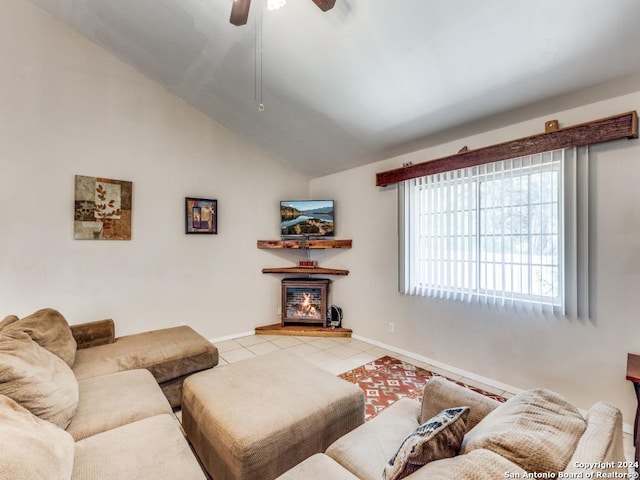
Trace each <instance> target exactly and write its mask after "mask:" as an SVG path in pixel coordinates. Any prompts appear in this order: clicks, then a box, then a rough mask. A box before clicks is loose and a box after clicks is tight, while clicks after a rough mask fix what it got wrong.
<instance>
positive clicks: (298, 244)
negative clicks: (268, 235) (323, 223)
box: [258, 238, 352, 250]
mask: <svg viewBox="0 0 640 480" xmlns="http://www.w3.org/2000/svg"><path fill="white" fill-rule="evenodd" d="M351 243H352V241H351V240H328V239H306V238H302V239H292V240H258V248H261V249H267V248H296V249H307V250H309V249H327V248H351Z"/></svg>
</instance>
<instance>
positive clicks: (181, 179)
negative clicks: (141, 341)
mask: <svg viewBox="0 0 640 480" xmlns="http://www.w3.org/2000/svg"><path fill="white" fill-rule="evenodd" d="M0 62H1V63H0V318H2V317H4V315H8V314H17V315H26V314H29V313H31V312H33V311H34V310H36V309H38V308H42V307H45V306H51V307H54V308H57V309H59V310H60V311H61V312H62V313H63V314H64V315H65V316H66V317H67V319H68V320H69V322H70V323H80V322H83V321H88V320H91V319H95V318H105V317H112V318H114V320H115V322H116V332H117V333H118V334H120V335H122V334H127V333H133V332H139V331H144V330H148V329H150V328H160V327H165V326H172V325H177V324H179V323H181V322H186V323H188V324H189V325H192V326H193V327H195V328H196V329H197V330H198V331H200V332H201V333H202V334H203V335H205V336H207V337H208V338H217V337H222V336H225V335H230V334H233V333H239V332H245V331H251V330H252V329H253V328H254V327H255V326H257V325H261V324H262V325H264V324H268V323H274V322H275V321H276V318H275V313H276V310H277V306H278V303H279V300H280V297H279V295H280V293H279V282H278V279H275V278H272V277H269V276H267V275H263V274H262V273H261V268H262V266H267V264H268V262H272V263H277V261H278V259H277V257H274V256H272V255H270V254H269V252H265V251H260V250H258V249H257V248H256V240H258V239H259V238H272V237H275V236H276V235H278V233H279V230H278V221H279V217H278V201H279V200H280V199H282V198H285V197H286V198H290V197H296V196H299V197H301V198H306V196H307V195H308V180H307V179H306V178H304V177H302V176H300V175H297V174H295V173H291V172H290V171H288V170H285V169H283V168H282V167H281V166H280V164H279V163H277V162H276V161H275V160H274V159H271V158H268V157H266V156H265V154H264V153H263V152H261V151H260V150H259V149H258V148H256V147H255V146H254V145H252V144H250V143H248V142H247V141H245V140H243V139H242V138H240V137H238V136H237V135H235V134H234V133H232V132H230V131H229V130H227V129H226V128H224V127H222V126H221V125H219V124H217V123H215V122H214V121H212V120H211V119H210V118H209V117H206V116H205V115H203V114H201V113H200V112H198V111H196V110H195V109H193V108H192V107H190V106H189V105H187V104H186V103H185V102H183V101H182V100H180V99H179V98H177V97H175V96H174V95H172V94H170V93H169V92H167V91H166V90H164V89H163V88H162V87H160V86H159V85H157V84H155V83H154V82H152V81H150V80H149V79H147V78H145V77H143V76H142V75H140V74H139V73H138V72H137V71H135V70H133V69H132V68H130V67H129V66H127V65H125V64H124V63H122V62H121V61H120V60H118V59H117V58H115V57H114V56H112V55H110V54H108V53H107V52H105V51H104V50H103V49H101V48H99V47H98V46H96V45H94V44H92V43H90V42H88V41H87V40H85V39H84V38H83V37H81V36H79V35H78V34H76V33H74V32H72V31H70V30H69V29H67V28H66V27H64V26H63V25H62V24H60V23H59V22H58V21H57V20H55V19H53V18H52V17H49V16H48V15H47V14H45V13H43V12H41V11H40V10H39V9H37V8H36V7H34V6H33V5H32V4H30V3H29V2H26V1H24V0H3V1H2V2H0ZM247 94H248V95H252V92H248V93H247ZM256 114H258V113H257V111H256ZM76 174H80V175H89V176H102V177H107V178H114V179H120V180H130V181H132V182H133V225H132V236H133V238H132V240H131V241H79V240H74V239H73V205H74V204H73V200H74V175H76ZM187 196H201V197H205V198H217V199H218V205H219V224H218V228H219V234H218V235H215V236H210V235H185V233H184V198H185V197H187Z"/></svg>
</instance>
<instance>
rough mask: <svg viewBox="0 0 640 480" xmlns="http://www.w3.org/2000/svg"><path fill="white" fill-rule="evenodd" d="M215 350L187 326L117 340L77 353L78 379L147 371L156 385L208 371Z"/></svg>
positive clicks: (214, 357)
mask: <svg viewBox="0 0 640 480" xmlns="http://www.w3.org/2000/svg"><path fill="white" fill-rule="evenodd" d="M217 364H218V349H217V348H216V347H215V346H213V344H211V342H209V341H208V340H207V339H205V338H204V337H202V336H201V335H199V334H198V333H196V332H195V331H194V330H193V329H191V328H190V327H188V326H180V327H173V328H165V329H162V330H153V331H150V332H144V333H138V334H135V335H127V336H124V337H119V338H117V339H116V341H115V342H114V343H110V344H107V345H99V346H97V347H91V348H85V349H81V350H78V351H77V353H76V362H75V364H74V366H73V371H74V373H75V374H76V377H78V379H83V378H89V377H95V376H97V375H104V374H106V373H113V372H121V371H123V370H133V369H136V368H146V369H147V370H149V371H150V372H151V373H152V374H153V376H154V377H155V379H156V381H157V382H158V383H161V382H166V381H168V380H172V379H174V378H177V377H180V376H182V375H187V374H189V373H193V372H197V371H200V370H204V369H206V368H211V367H213V366H215V365H217Z"/></svg>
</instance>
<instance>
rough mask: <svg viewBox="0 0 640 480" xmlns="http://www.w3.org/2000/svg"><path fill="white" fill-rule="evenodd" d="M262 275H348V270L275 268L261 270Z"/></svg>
mask: <svg viewBox="0 0 640 480" xmlns="http://www.w3.org/2000/svg"><path fill="white" fill-rule="evenodd" d="M262 273H285V274H291V273H295V274H303V275H349V270H340V269H337V268H321V267H277V268H263V269H262Z"/></svg>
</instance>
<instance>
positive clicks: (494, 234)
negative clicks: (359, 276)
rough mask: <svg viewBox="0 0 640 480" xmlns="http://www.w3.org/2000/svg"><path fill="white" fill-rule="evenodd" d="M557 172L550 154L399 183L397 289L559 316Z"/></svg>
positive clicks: (555, 155)
mask: <svg viewBox="0 0 640 480" xmlns="http://www.w3.org/2000/svg"><path fill="white" fill-rule="evenodd" d="M564 172H565V151H564V150H557V151H553V152H547V153H543V154H538V155H531V156H527V157H521V158H515V159H510V160H504V161H500V162H494V163H489V164H485V165H480V166H474V167H470V168H465V169H460V170H454V171H449V172H445V173H438V174H435V175H429V176H426V177H421V178H416V179H412V180H407V181H405V182H403V183H402V184H401V187H400V189H399V192H400V196H399V200H400V218H401V221H402V223H401V230H400V234H401V252H402V258H401V275H400V280H401V282H400V283H401V291H402V292H403V293H406V294H412V295H424V296H430V297H437V298H448V299H457V300H464V301H469V302H472V301H473V302H481V303H489V304H492V305H512V306H520V307H522V308H525V309H538V310H541V311H551V312H564V307H565V288H564V287H565V266H566V265H567V263H566V261H565V245H566V242H565V227H566V226H565V206H566V205H565V203H566V202H565V175H564ZM569 177H570V178H573V175H571V174H570V175H569ZM568 192H569V193H572V192H573V189H572V188H570V189H569V190H568ZM568 204H572V202H571V201H570V202H569V203H568ZM571 224H572V222H569V225H571ZM571 235H573V234H571Z"/></svg>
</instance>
